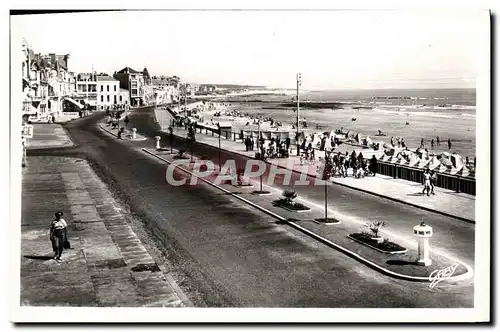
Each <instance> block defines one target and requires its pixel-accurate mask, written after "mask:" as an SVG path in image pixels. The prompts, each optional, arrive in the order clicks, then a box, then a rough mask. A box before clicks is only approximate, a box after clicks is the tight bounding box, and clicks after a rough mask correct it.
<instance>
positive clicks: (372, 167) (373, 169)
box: [370, 155, 377, 176]
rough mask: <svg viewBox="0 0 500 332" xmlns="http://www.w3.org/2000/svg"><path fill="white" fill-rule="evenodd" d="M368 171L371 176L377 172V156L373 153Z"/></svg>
mask: <svg viewBox="0 0 500 332" xmlns="http://www.w3.org/2000/svg"><path fill="white" fill-rule="evenodd" d="M370 172H371V174H372V175H373V176H375V175H376V174H377V158H376V157H375V155H372V158H371V159H370Z"/></svg>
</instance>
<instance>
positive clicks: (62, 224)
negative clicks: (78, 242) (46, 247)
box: [50, 211, 69, 262]
mask: <svg viewBox="0 0 500 332" xmlns="http://www.w3.org/2000/svg"><path fill="white" fill-rule="evenodd" d="M55 216H56V218H55V219H54V220H53V221H52V223H51V224H50V241H51V242H52V249H53V250H54V259H55V260H56V261H58V262H60V261H61V260H62V258H61V255H62V252H63V250H64V247H65V246H66V247H69V245H67V244H69V242H68V241H67V235H68V234H67V231H66V227H68V224H67V223H66V220H64V219H63V218H62V216H63V213H62V212H60V211H59V212H56V213H55Z"/></svg>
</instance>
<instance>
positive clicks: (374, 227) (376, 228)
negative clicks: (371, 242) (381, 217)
mask: <svg viewBox="0 0 500 332" xmlns="http://www.w3.org/2000/svg"><path fill="white" fill-rule="evenodd" d="M365 226H366V227H368V228H369V229H370V231H371V232H372V235H373V237H378V233H379V231H380V229H381V228H382V227H384V226H385V222H384V221H374V222H372V223H371V224H366V225H365Z"/></svg>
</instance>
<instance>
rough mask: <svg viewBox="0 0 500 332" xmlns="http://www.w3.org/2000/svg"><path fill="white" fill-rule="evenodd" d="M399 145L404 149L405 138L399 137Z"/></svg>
mask: <svg viewBox="0 0 500 332" xmlns="http://www.w3.org/2000/svg"><path fill="white" fill-rule="evenodd" d="M401 147H402V148H403V149H404V148H406V144H405V140H404V138H401Z"/></svg>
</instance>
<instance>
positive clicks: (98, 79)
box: [96, 75, 118, 82]
mask: <svg viewBox="0 0 500 332" xmlns="http://www.w3.org/2000/svg"><path fill="white" fill-rule="evenodd" d="M96 80H97V81H98V82H99V81H101V82H102V81H104V82H106V81H118V80H117V79H114V78H113V77H111V76H109V75H106V76H104V75H97V78H96Z"/></svg>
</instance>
